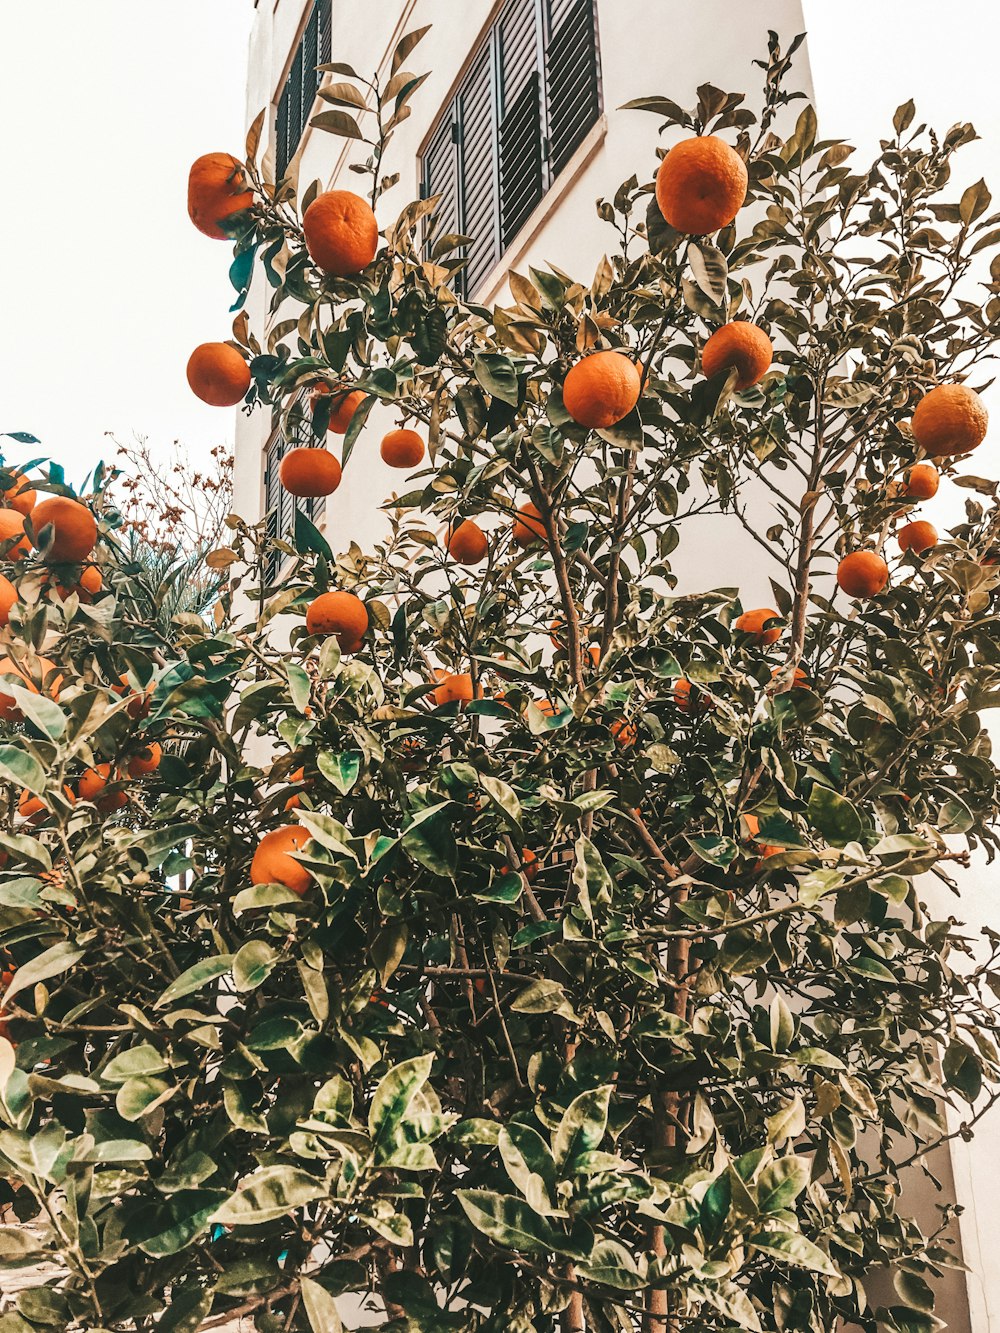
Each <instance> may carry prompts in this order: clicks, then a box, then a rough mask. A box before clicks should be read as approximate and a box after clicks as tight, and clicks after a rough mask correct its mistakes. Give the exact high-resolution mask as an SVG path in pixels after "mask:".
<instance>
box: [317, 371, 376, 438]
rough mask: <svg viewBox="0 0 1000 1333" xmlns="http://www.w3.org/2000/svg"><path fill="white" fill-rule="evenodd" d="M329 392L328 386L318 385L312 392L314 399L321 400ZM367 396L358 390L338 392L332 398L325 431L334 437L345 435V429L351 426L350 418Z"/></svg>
mask: <svg viewBox="0 0 1000 1333" xmlns="http://www.w3.org/2000/svg"><path fill="white" fill-rule="evenodd" d="M330 392H331V390H330V386H329V385H327V384H320V385H317V387H316V388H315V389H314V390H313V395H314V397H315V398H321V397H322V396H323V395H324V394H328V393H330ZM367 396H368V395H367V394H364V393H362V392H361V390H360V389H352V390H350V391H347V390H346V389H341V390H339V391H338V393H337V394H336V395H335V396H334V400H333V407H332V408H331V410H330V424H329V426H327V430H329V431H332V433H333V434H334V435H346V434H347V428H348V426H349V425H350V424H351V418H352V417H353V416H354V413H355V412H356V411H357V410H358V408H359V407H360V406H361V404H362V403H363V402H364V401H365V399H366V398H367Z"/></svg>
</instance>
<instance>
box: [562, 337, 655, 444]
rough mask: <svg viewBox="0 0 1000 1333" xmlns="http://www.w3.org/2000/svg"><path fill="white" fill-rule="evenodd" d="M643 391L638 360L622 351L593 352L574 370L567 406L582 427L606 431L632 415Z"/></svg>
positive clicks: (565, 386) (565, 383)
mask: <svg viewBox="0 0 1000 1333" xmlns="http://www.w3.org/2000/svg"><path fill="white" fill-rule="evenodd" d="M641 392H642V381H641V379H640V378H639V372H638V370H637V369H636V367H635V362H634V361H630V360H629V359H628V357H627V356H623V355H622V353H621V352H593V353H591V355H590V356H585V357H584V358H583V360H582V361H578V362H577V363H576V365H575V366H572V367H571V368H570V372H569V374H568V375H567V376H566V378H565V380H564V381H563V406H564V407H565V408H566V411H567V412H568V413H569V414H570V416H571V417H572V418H573V420H574V421H575V422H577V424H578V425H580V426H586V427H587V428H588V430H605V429H607V427H608V426H613V425H614V424H615V423H616V422H618V421H621V420H622V419H623V418H624V417H627V416H628V414H629V413H630V412H631V411H632V409H633V407H635V405H636V403H637V402H638V401H639V394H640V393H641Z"/></svg>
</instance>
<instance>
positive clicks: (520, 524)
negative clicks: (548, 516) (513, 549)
mask: <svg viewBox="0 0 1000 1333" xmlns="http://www.w3.org/2000/svg"><path fill="white" fill-rule="evenodd" d="M513 537H514V541H515V542H516V544H517V545H518V546H524V547H527V546H532V545H534V543H535V542H544V541H547V540H548V534H547V533H546V531H545V521H544V519H543V518H542V515H541V513H540V512H539V509H538V506H537V505H536V504H533V503H532V502H531V501H529V502H528V503H527V504H525V505H522V506H521V508H520V509H519V510H518V511H517V513H516V514H515V515H514V528H513Z"/></svg>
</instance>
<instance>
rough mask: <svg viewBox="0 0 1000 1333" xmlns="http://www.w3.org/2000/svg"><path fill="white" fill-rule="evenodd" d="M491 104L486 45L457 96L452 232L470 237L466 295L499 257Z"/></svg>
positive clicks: (494, 137)
mask: <svg viewBox="0 0 1000 1333" xmlns="http://www.w3.org/2000/svg"><path fill="white" fill-rule="evenodd" d="M493 100H494V99H493V65H492V60H491V55H490V48H489V45H487V46H485V47H484V48H483V50H482V51H481V52H480V54H479V55H478V56H477V58H476V60H475V61H474V62H473V64H472V68H471V69H470V70H469V72H468V74H467V75H466V77H465V80H464V82H463V83H462V87H461V89H460V91H459V94H458V97H457V98H456V104H457V115H456V118H457V122H458V135H459V163H460V168H459V185H460V189H459V197H460V204H459V221H460V226H459V227H458V228H457V230H459V231H461V233H462V234H463V235H465V236H470V237H472V240H471V242H470V244H469V246H468V249H467V251H466V254H467V257H468V264H467V266H466V269H465V271H464V273H463V275H462V286H463V289H464V291H465V292H466V294H471V293H472V292H474V291H475V290H476V288H477V286H478V285H479V283H480V281H481V280H482V279H483V278H484V277H485V276H486V274H487V273H489V271H490V269H492V268H493V266H494V264H496V262H497V259H498V258H499V238H498V235H497V180H496V158H495V153H494V145H495V143H496V129H495V127H494V122H493ZM449 230H450V229H449Z"/></svg>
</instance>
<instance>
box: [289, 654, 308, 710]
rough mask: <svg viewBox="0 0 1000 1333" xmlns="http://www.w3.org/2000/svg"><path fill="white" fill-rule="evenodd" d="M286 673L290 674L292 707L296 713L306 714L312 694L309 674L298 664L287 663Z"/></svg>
mask: <svg viewBox="0 0 1000 1333" xmlns="http://www.w3.org/2000/svg"><path fill="white" fill-rule="evenodd" d="M285 671H286V672H287V674H288V693H289V694H290V695H291V699H292V706H293V707H294V708H295V710H296V712H299V713H304V712H305V711H306V709H307V708H308V707H309V698H310V695H311V694H312V681H311V680H310V678H309V673H308V672H307V671H305V670H304V669H303V668H302V667H300V666H299V664H298V663H297V662H288V663H286V665H285Z"/></svg>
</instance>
